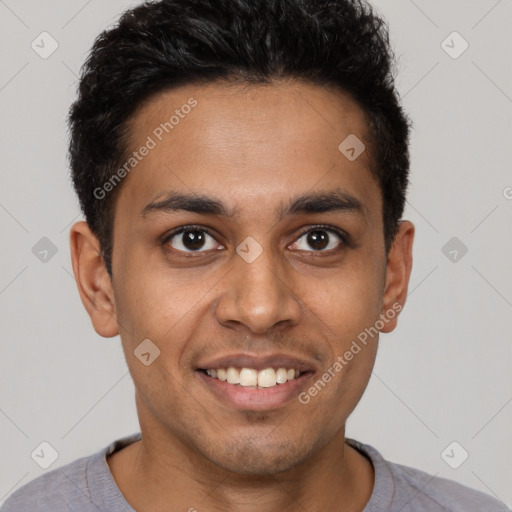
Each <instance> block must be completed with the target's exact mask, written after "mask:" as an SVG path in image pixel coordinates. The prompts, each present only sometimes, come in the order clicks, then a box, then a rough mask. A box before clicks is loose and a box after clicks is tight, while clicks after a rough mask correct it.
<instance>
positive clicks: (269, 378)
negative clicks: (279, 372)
mask: <svg viewBox="0 0 512 512" xmlns="http://www.w3.org/2000/svg"><path fill="white" fill-rule="evenodd" d="M276 383H277V380H276V372H275V371H274V368H266V369H265V370H261V372H259V373H258V386H259V387H260V388H271V387H272V386H275V385H276Z"/></svg>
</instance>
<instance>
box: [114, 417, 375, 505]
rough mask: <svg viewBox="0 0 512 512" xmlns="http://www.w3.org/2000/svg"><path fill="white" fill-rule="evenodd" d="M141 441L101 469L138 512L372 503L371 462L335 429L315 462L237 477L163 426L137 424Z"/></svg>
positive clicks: (311, 459) (372, 477)
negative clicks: (104, 470)
mask: <svg viewBox="0 0 512 512" xmlns="http://www.w3.org/2000/svg"><path fill="white" fill-rule="evenodd" d="M141 432H142V439H141V440H140V441H138V442H136V443H133V444H131V445H129V446H127V447H126V448H124V449H122V450H120V451H119V452H116V453H115V454H113V455H112V456H110V457H109V458H107V463H108V465H109V467H110V470H111V472H112V475H113V477H114V480H115V481H116V483H117V485H118V487H119V489H120V490H121V492H122V493H123V495H124V496H125V498H126V500H127V501H128V502H129V503H130V504H131V506H132V507H133V508H134V509H136V510H137V511H140V512H146V511H152V512H153V511H167V510H169V504H172V509H173V510H183V511H189V512H194V511H197V512H202V511H206V510H208V511H209V512H210V511H211V512H217V511H219V512H220V511H222V512H235V511H236V512H255V511H258V512H259V511H260V510H262V509H263V510H265V511H266V512H292V511H293V512H295V511H302V510H324V509H325V510H337V511H339V512H349V511H350V512H361V511H362V510H363V509H364V507H365V505H366V503H367V502H368V500H369V499H370V496H371V493H372V489H373V482H374V474H373V466H372V464H371V462H370V461H369V460H368V459H366V457H365V456H363V455H362V454H360V453H359V452H358V451H356V450H355V449H353V448H352V447H350V446H348V445H347V444H346V443H345V431H344V429H341V430H340V431H339V432H338V433H337V435H336V436H335V437H334V438H333V439H332V440H331V441H330V442H329V443H327V444H326V445H325V446H323V447H322V448H321V449H319V450H318V451H317V452H316V453H315V455H314V456H313V457H309V458H308V459H307V460H305V461H303V462H301V463H299V464H297V465H295V466H294V467H292V468H290V469H288V470H286V471H281V472H279V473H272V472H268V473H267V474H240V473H234V472H232V471H229V470H226V469H224V468H222V467H220V466H218V465H216V464H214V463H213V462H211V461H209V460H208V459H206V458H205V457H204V456H203V455H202V454H200V453H198V452H197V451H196V450H195V449H194V448H193V447H191V446H188V445H186V444H184V443H183V442H181V441H180V440H179V439H177V438H176V436H174V435H172V434H171V433H169V432H168V431H167V430H165V429H164V428H162V426H158V425H155V424H153V423H151V425H149V424H145V423H144V422H142V421H141Z"/></svg>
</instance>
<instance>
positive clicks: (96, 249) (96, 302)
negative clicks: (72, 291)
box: [70, 221, 119, 338]
mask: <svg viewBox="0 0 512 512" xmlns="http://www.w3.org/2000/svg"><path fill="white" fill-rule="evenodd" d="M70 245H71V261H72V264H73V273H74V275H75V280H76V284H77V286H78V292H79V294H80V299H81V300H82V304H83V305H84V307H85V309H86V310H87V313H89V316H90V317H91V321H92V324H93V326H94V330H95V331H96V332H97V333H98V334H99V335H100V336H103V337H105V338H111V337H112V336H116V335H117V334H119V329H118V327H117V318H116V308H115V301H114V292H113V288H112V282H111V280H110V276H109V275H108V273H107V270H106V268H105V262H104V260H103V257H102V256H101V249H100V244H99V242H98V239H97V238H96V236H95V235H94V234H93V232H92V231H91V229H90V228H89V226H88V224H87V223H86V222H83V221H81V222H77V223H76V224H74V225H73V226H72V227H71V232H70Z"/></svg>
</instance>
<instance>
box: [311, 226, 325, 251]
mask: <svg viewBox="0 0 512 512" xmlns="http://www.w3.org/2000/svg"><path fill="white" fill-rule="evenodd" d="M328 242H329V241H328V235H327V233H326V232H325V231H311V232H310V233H309V235H308V244H309V245H310V246H311V247H313V249H315V250H320V249H323V248H325V247H326V246H327V245H328Z"/></svg>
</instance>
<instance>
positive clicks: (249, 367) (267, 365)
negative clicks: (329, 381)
mask: <svg viewBox="0 0 512 512" xmlns="http://www.w3.org/2000/svg"><path fill="white" fill-rule="evenodd" d="M196 372H197V374H198V376H199V378H200V380H201V381H202V382H203V383H204V384H205V385H206V387H207V388H208V390H209V391H210V392H211V393H213V395H214V396H215V397H216V398H217V399H218V400H220V401H221V402H222V403H224V404H225V405H227V406H229V407H230V408H235V409H241V410H252V411H263V410H272V409H277V408H279V407H282V406H284V405H285V404H288V403H289V402H291V401H293V400H294V399H295V398H296V397H297V395H298V394H299V393H300V392H301V391H302V390H303V389H304V388H305V387H306V385H307V381H309V379H310V378H311V377H312V376H313V375H314V374H315V369H314V367H313V365H311V364H309V363H307V362H304V361H300V360H296V359H293V358H285V357H270V358H261V359H259V358H254V357H251V356H237V357H230V358H224V359H223V360H218V361H213V362H211V363H206V364H205V365H204V366H203V367H201V368H197V370H196Z"/></svg>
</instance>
